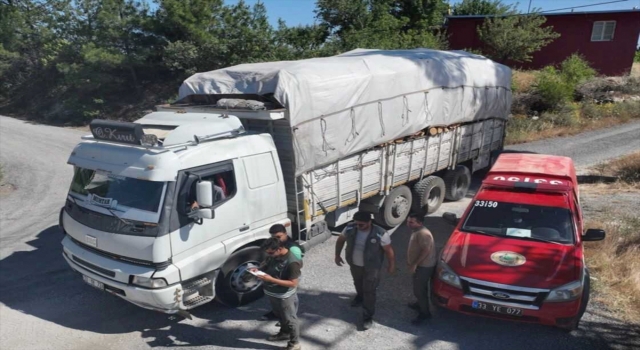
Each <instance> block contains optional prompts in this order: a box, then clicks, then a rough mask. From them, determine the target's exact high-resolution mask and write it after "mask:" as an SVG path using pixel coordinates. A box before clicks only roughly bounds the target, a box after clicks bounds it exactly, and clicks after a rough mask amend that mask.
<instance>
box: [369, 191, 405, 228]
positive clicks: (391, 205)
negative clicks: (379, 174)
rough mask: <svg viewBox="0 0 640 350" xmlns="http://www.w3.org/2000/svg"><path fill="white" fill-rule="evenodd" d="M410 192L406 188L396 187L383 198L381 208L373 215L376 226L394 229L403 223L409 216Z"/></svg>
mask: <svg viewBox="0 0 640 350" xmlns="http://www.w3.org/2000/svg"><path fill="white" fill-rule="evenodd" d="M412 197H413V196H412V195H411V190H410V189H409V187H407V186H398V187H396V188H394V189H392V190H391V192H390V193H389V195H388V196H386V197H385V199H384V202H383V204H382V208H380V211H379V212H378V213H377V214H376V215H375V220H376V222H377V223H378V224H380V225H382V226H386V227H389V228H391V227H395V226H398V225H400V224H401V223H403V222H404V220H405V219H406V218H407V216H408V215H409V211H410V209H411V202H412Z"/></svg>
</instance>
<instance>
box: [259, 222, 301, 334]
mask: <svg viewBox="0 0 640 350" xmlns="http://www.w3.org/2000/svg"><path fill="white" fill-rule="evenodd" d="M269 233H270V234H271V237H276V238H277V239H279V240H280V242H282V243H283V244H284V246H285V248H287V249H289V251H290V252H291V253H293V254H294V255H295V256H296V257H297V258H298V259H302V258H303V257H304V253H305V249H304V247H302V246H301V245H299V244H298V243H296V241H294V240H293V239H291V237H289V235H288V234H287V229H286V228H285V227H284V225H282V224H275V225H273V226H271V228H269ZM296 306H297V305H296ZM260 319H261V320H263V321H266V320H277V319H278V316H276V314H275V313H274V312H273V310H272V311H269V312H267V313H266V314H264V315H262V317H260ZM276 326H279V325H276Z"/></svg>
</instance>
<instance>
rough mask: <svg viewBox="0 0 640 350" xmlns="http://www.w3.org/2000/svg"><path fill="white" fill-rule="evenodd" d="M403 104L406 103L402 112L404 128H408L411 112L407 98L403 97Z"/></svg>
mask: <svg viewBox="0 0 640 350" xmlns="http://www.w3.org/2000/svg"><path fill="white" fill-rule="evenodd" d="M402 102H403V103H404V110H403V111H402V126H406V125H407V124H409V113H410V112H411V110H410V109H409V100H408V99H407V96H402ZM405 113H406V114H405Z"/></svg>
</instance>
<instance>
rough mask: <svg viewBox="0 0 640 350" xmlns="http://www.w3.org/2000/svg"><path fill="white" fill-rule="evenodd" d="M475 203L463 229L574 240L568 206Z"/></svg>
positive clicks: (533, 237)
mask: <svg viewBox="0 0 640 350" xmlns="http://www.w3.org/2000/svg"><path fill="white" fill-rule="evenodd" d="M472 205H473V208H472V209H471V212H470V213H469V215H468V216H467V219H466V220H465V222H464V225H463V226H462V231H465V232H471V233H481V234H489V235H494V236H504V237H509V238H518V239H524V240H538V241H549V242H555V243H573V242H574V234H573V224H572V219H571V212H570V211H569V209H566V208H557V207H545V206H538V205H528V204H517V203H508V202H497V201H482V200H477V201H475V202H474V203H472Z"/></svg>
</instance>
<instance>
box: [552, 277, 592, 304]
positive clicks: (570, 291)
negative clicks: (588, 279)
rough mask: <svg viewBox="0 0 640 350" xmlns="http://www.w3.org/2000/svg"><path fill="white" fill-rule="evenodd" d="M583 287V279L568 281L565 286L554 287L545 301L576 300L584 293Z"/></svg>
mask: <svg viewBox="0 0 640 350" xmlns="http://www.w3.org/2000/svg"><path fill="white" fill-rule="evenodd" d="M582 287H583V284H582V281H573V282H571V283H567V284H565V285H564V286H560V287H558V288H556V289H553V290H552V291H551V292H550V293H549V295H548V296H547V298H546V299H545V301H548V302H563V301H572V300H576V299H578V298H579V297H580V296H581V295H582Z"/></svg>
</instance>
